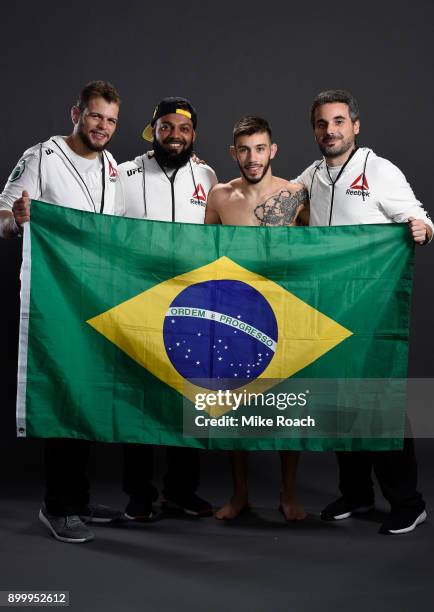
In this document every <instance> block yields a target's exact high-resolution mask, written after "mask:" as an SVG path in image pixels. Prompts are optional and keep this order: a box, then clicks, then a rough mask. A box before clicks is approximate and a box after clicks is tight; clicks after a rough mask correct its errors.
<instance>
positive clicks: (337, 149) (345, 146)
mask: <svg viewBox="0 0 434 612" xmlns="http://www.w3.org/2000/svg"><path fill="white" fill-rule="evenodd" d="M355 144H356V142H355V139H354V138H347V140H342V142H341V143H340V145H336V144H335V145H334V146H332V147H330V146H328V145H327V144H322V143H321V144H320V143H318V146H319V150H320V151H321V153H322V154H323V155H324V157H329V158H334V157H339V156H340V155H343V154H344V153H346V152H347V151H349V150H350V149H352V148H353V147H354V146H355Z"/></svg>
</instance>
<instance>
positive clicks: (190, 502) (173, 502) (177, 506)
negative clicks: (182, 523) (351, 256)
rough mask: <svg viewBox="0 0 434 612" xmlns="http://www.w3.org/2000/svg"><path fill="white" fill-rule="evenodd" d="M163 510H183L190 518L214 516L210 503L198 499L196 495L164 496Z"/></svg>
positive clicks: (162, 500) (162, 501)
mask: <svg viewBox="0 0 434 612" xmlns="http://www.w3.org/2000/svg"><path fill="white" fill-rule="evenodd" d="M161 508H162V510H182V511H183V512H185V514H189V515H190V516H198V517H200V516H212V515H213V509H212V506H211V504H210V503H209V502H207V501H206V500H204V499H201V498H200V497H198V496H197V495H196V494H195V493H192V494H191V495H185V496H182V497H181V496H178V495H167V494H163V496H162V498H161Z"/></svg>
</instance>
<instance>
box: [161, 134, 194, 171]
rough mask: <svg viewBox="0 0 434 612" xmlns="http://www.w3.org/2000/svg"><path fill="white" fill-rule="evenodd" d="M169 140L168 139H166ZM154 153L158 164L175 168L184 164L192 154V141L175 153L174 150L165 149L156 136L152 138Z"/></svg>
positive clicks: (171, 168)
mask: <svg viewBox="0 0 434 612" xmlns="http://www.w3.org/2000/svg"><path fill="white" fill-rule="evenodd" d="M168 142H170V139H168ZM152 144H153V147H154V155H155V159H156V160H157V162H158V163H159V164H160V166H163V167H165V168H169V169H170V170H176V169H178V168H181V167H182V166H185V164H187V163H188V162H189V160H190V158H191V156H192V155H193V143H192V142H191V143H190V146H188V147H184V149H183V150H182V151H180V152H179V153H177V152H176V151H167V150H166V149H165V148H164V147H163V146H162V145H161V144H160V143H159V142H158V140H157V139H156V138H154V140H153V143H152Z"/></svg>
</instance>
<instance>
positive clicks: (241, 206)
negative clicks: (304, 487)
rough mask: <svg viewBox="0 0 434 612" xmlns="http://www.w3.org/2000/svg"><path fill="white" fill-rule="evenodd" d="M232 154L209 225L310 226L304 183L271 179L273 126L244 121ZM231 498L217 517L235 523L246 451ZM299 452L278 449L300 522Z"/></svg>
mask: <svg viewBox="0 0 434 612" xmlns="http://www.w3.org/2000/svg"><path fill="white" fill-rule="evenodd" d="M233 136H234V144H233V146H231V148H230V152H231V155H232V157H233V158H234V160H235V161H236V162H237V164H238V167H239V169H240V172H241V176H240V177H239V178H236V179H234V180H232V181H230V182H229V183H219V184H218V185H216V186H215V187H214V188H213V189H212V190H211V192H210V193H209V195H208V205H207V208H206V214H205V223H222V224H224V225H261V226H279V225H297V223H302V224H303V225H307V224H308V223H309V210H308V198H307V192H306V190H305V188H304V187H303V186H302V185H298V184H296V183H290V182H289V181H287V180H285V179H282V178H278V177H276V176H273V174H272V172H271V160H272V159H273V158H274V157H275V155H276V153H277V145H276V144H275V143H273V141H272V134H271V128H270V126H269V125H268V123H267V121H265V119H261V118H260V117H243V118H242V119H240V120H239V121H238V122H237V123H236V124H235V127H234V132H233ZM230 457H231V468H232V479H233V487H234V490H233V495H232V497H231V499H230V500H229V501H228V503H227V504H225V505H224V506H223V507H222V508H221V509H220V510H218V512H216V515H215V516H216V518H217V519H220V520H222V519H233V518H235V517H237V516H238V515H239V514H240V513H242V512H243V511H244V510H246V509H247V508H248V507H249V496H248V486H247V460H248V454H247V452H246V451H239V450H238V451H232V452H231V454H230ZM298 457H299V453H298V452H296V451H280V459H281V465H282V485H281V491H280V507H279V509H280V511H281V512H282V513H283V515H284V517H285V519H286V520H288V521H299V520H302V519H304V518H305V517H306V512H305V511H304V509H303V508H302V506H301V505H300V504H299V503H298V502H297V499H296V496H295V476H296V471H297V463H298Z"/></svg>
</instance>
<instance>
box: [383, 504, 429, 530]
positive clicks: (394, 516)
mask: <svg viewBox="0 0 434 612" xmlns="http://www.w3.org/2000/svg"><path fill="white" fill-rule="evenodd" d="M425 520H426V512H425V510H422V512H421V511H420V510H413V509H412V508H400V509H399V510H392V512H391V513H390V514H389V516H388V517H387V519H386V520H385V521H384V523H383V524H382V525H381V527H380V530H379V533H384V534H387V535H399V534H400V533H409V532H410V531H413V529H416V527H417V526H418V525H420V524H421V523H423V522H424V521H425Z"/></svg>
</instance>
